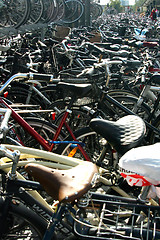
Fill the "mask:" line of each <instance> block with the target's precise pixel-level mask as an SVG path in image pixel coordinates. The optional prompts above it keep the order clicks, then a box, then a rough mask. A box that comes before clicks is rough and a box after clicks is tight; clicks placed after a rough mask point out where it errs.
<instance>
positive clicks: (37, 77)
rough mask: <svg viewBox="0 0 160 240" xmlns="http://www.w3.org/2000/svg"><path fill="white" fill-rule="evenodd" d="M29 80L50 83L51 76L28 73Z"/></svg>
mask: <svg viewBox="0 0 160 240" xmlns="http://www.w3.org/2000/svg"><path fill="white" fill-rule="evenodd" d="M29 79H30V80H40V81H46V82H49V81H52V80H53V75H51V74H40V73H29Z"/></svg>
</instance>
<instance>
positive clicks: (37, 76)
mask: <svg viewBox="0 0 160 240" xmlns="http://www.w3.org/2000/svg"><path fill="white" fill-rule="evenodd" d="M16 79H18V80H20V79H21V80H24V79H29V80H40V81H48V82H53V81H54V79H53V75H51V74H40V73H17V74H14V75H13V76H11V77H10V78H9V79H8V80H7V81H6V82H5V83H4V84H3V85H2V86H1V87H0V94H1V93H2V92H3V91H4V90H5V89H6V88H7V87H8V85H9V84H10V83H11V82H12V81H14V80H16Z"/></svg>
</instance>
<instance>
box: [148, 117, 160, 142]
mask: <svg viewBox="0 0 160 240" xmlns="http://www.w3.org/2000/svg"><path fill="white" fill-rule="evenodd" d="M152 125H153V126H154V127H155V128H157V129H158V130H159V131H160V115H158V116H157V118H156V119H155V121H154V122H153V123H152ZM148 138H149V143H150V144H154V143H157V142H160V135H159V134H158V133H155V132H154V131H152V130H150V131H149V133H148Z"/></svg>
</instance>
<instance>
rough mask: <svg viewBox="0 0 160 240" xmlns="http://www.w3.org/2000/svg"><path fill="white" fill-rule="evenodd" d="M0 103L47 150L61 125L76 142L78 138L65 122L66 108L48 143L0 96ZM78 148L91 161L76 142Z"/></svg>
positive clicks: (55, 138)
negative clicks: (9, 110)
mask: <svg viewBox="0 0 160 240" xmlns="http://www.w3.org/2000/svg"><path fill="white" fill-rule="evenodd" d="M0 104H1V105H2V106H3V107H4V106H5V107H7V108H9V109H11V111H12V114H11V115H12V118H13V119H14V120H15V121H16V122H17V123H19V125H20V126H22V127H23V128H24V129H25V130H26V131H27V132H28V133H29V134H30V135H31V136H32V137H33V138H34V139H35V140H36V141H37V142H38V143H39V144H40V145H41V146H42V147H43V148H44V149H45V150H47V151H50V152H51V151H52V150H53V147H54V141H56V140H57V139H58V136H59V134H60V132H61V130H62V127H63V126H64V125H65V126H66V128H67V130H68V132H69V134H70V135H71V136H72V138H73V140H74V141H76V142H78V140H77V139H76V137H75V136H74V133H73V132H72V129H71V128H70V126H69V125H68V124H67V122H66V119H67V117H68V115H69V112H70V111H69V110H66V112H65V113H64V116H63V118H62V120H61V122H60V124H59V126H58V127H57V130H56V133H55V135H54V137H53V139H52V141H53V143H52V144H51V145H50V143H49V142H48V141H47V140H45V139H44V138H43V137H42V136H41V135H39V134H38V133H37V132H36V131H35V130H34V129H33V128H32V127H31V126H30V125H29V124H28V123H27V122H26V121H25V120H24V119H23V118H22V117H21V116H20V115H19V114H18V113H16V112H15V111H14V110H13V109H12V108H11V107H10V106H9V105H8V104H7V103H6V102H5V101H4V100H3V99H2V98H1V97H0ZM77 146H78V148H79V150H80V151H81V152H82V154H83V156H84V158H85V159H86V160H87V161H91V160H90V158H89V156H88V155H87V153H86V152H85V150H84V149H83V147H82V146H81V145H79V144H77Z"/></svg>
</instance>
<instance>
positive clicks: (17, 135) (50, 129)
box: [9, 118, 65, 151]
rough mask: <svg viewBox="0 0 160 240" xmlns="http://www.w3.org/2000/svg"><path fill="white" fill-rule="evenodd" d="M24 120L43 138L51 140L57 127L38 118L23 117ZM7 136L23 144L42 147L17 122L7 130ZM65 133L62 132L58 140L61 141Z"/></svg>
mask: <svg viewBox="0 0 160 240" xmlns="http://www.w3.org/2000/svg"><path fill="white" fill-rule="evenodd" d="M24 119H25V120H26V122H27V123H28V124H29V125H30V126H31V127H32V128H34V130H35V131H37V133H38V134H40V135H41V136H42V137H43V138H44V139H45V140H48V141H49V140H52V139H53V136H54V135H55V132H56V130H57V127H56V126H55V125H53V124H51V123H49V122H47V121H45V120H43V119H39V118H24ZM9 136H10V137H12V138H13V139H15V140H16V141H18V142H20V144H22V145H23V146H26V147H34V148H38V149H43V147H42V146H41V145H40V144H39V143H38V142H37V141H36V140H35V139H34V138H33V137H32V136H31V135H30V134H29V133H28V132H26V131H25V130H24V129H23V128H22V127H21V126H20V125H19V124H18V123H14V124H13V126H12V127H10V130H9ZM64 137H65V135H64V133H63V132H61V134H60V135H59V137H58V140H60V141H62V140H63V139H64ZM55 149H56V145H55V148H54V149H53V151H54V150H55Z"/></svg>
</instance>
